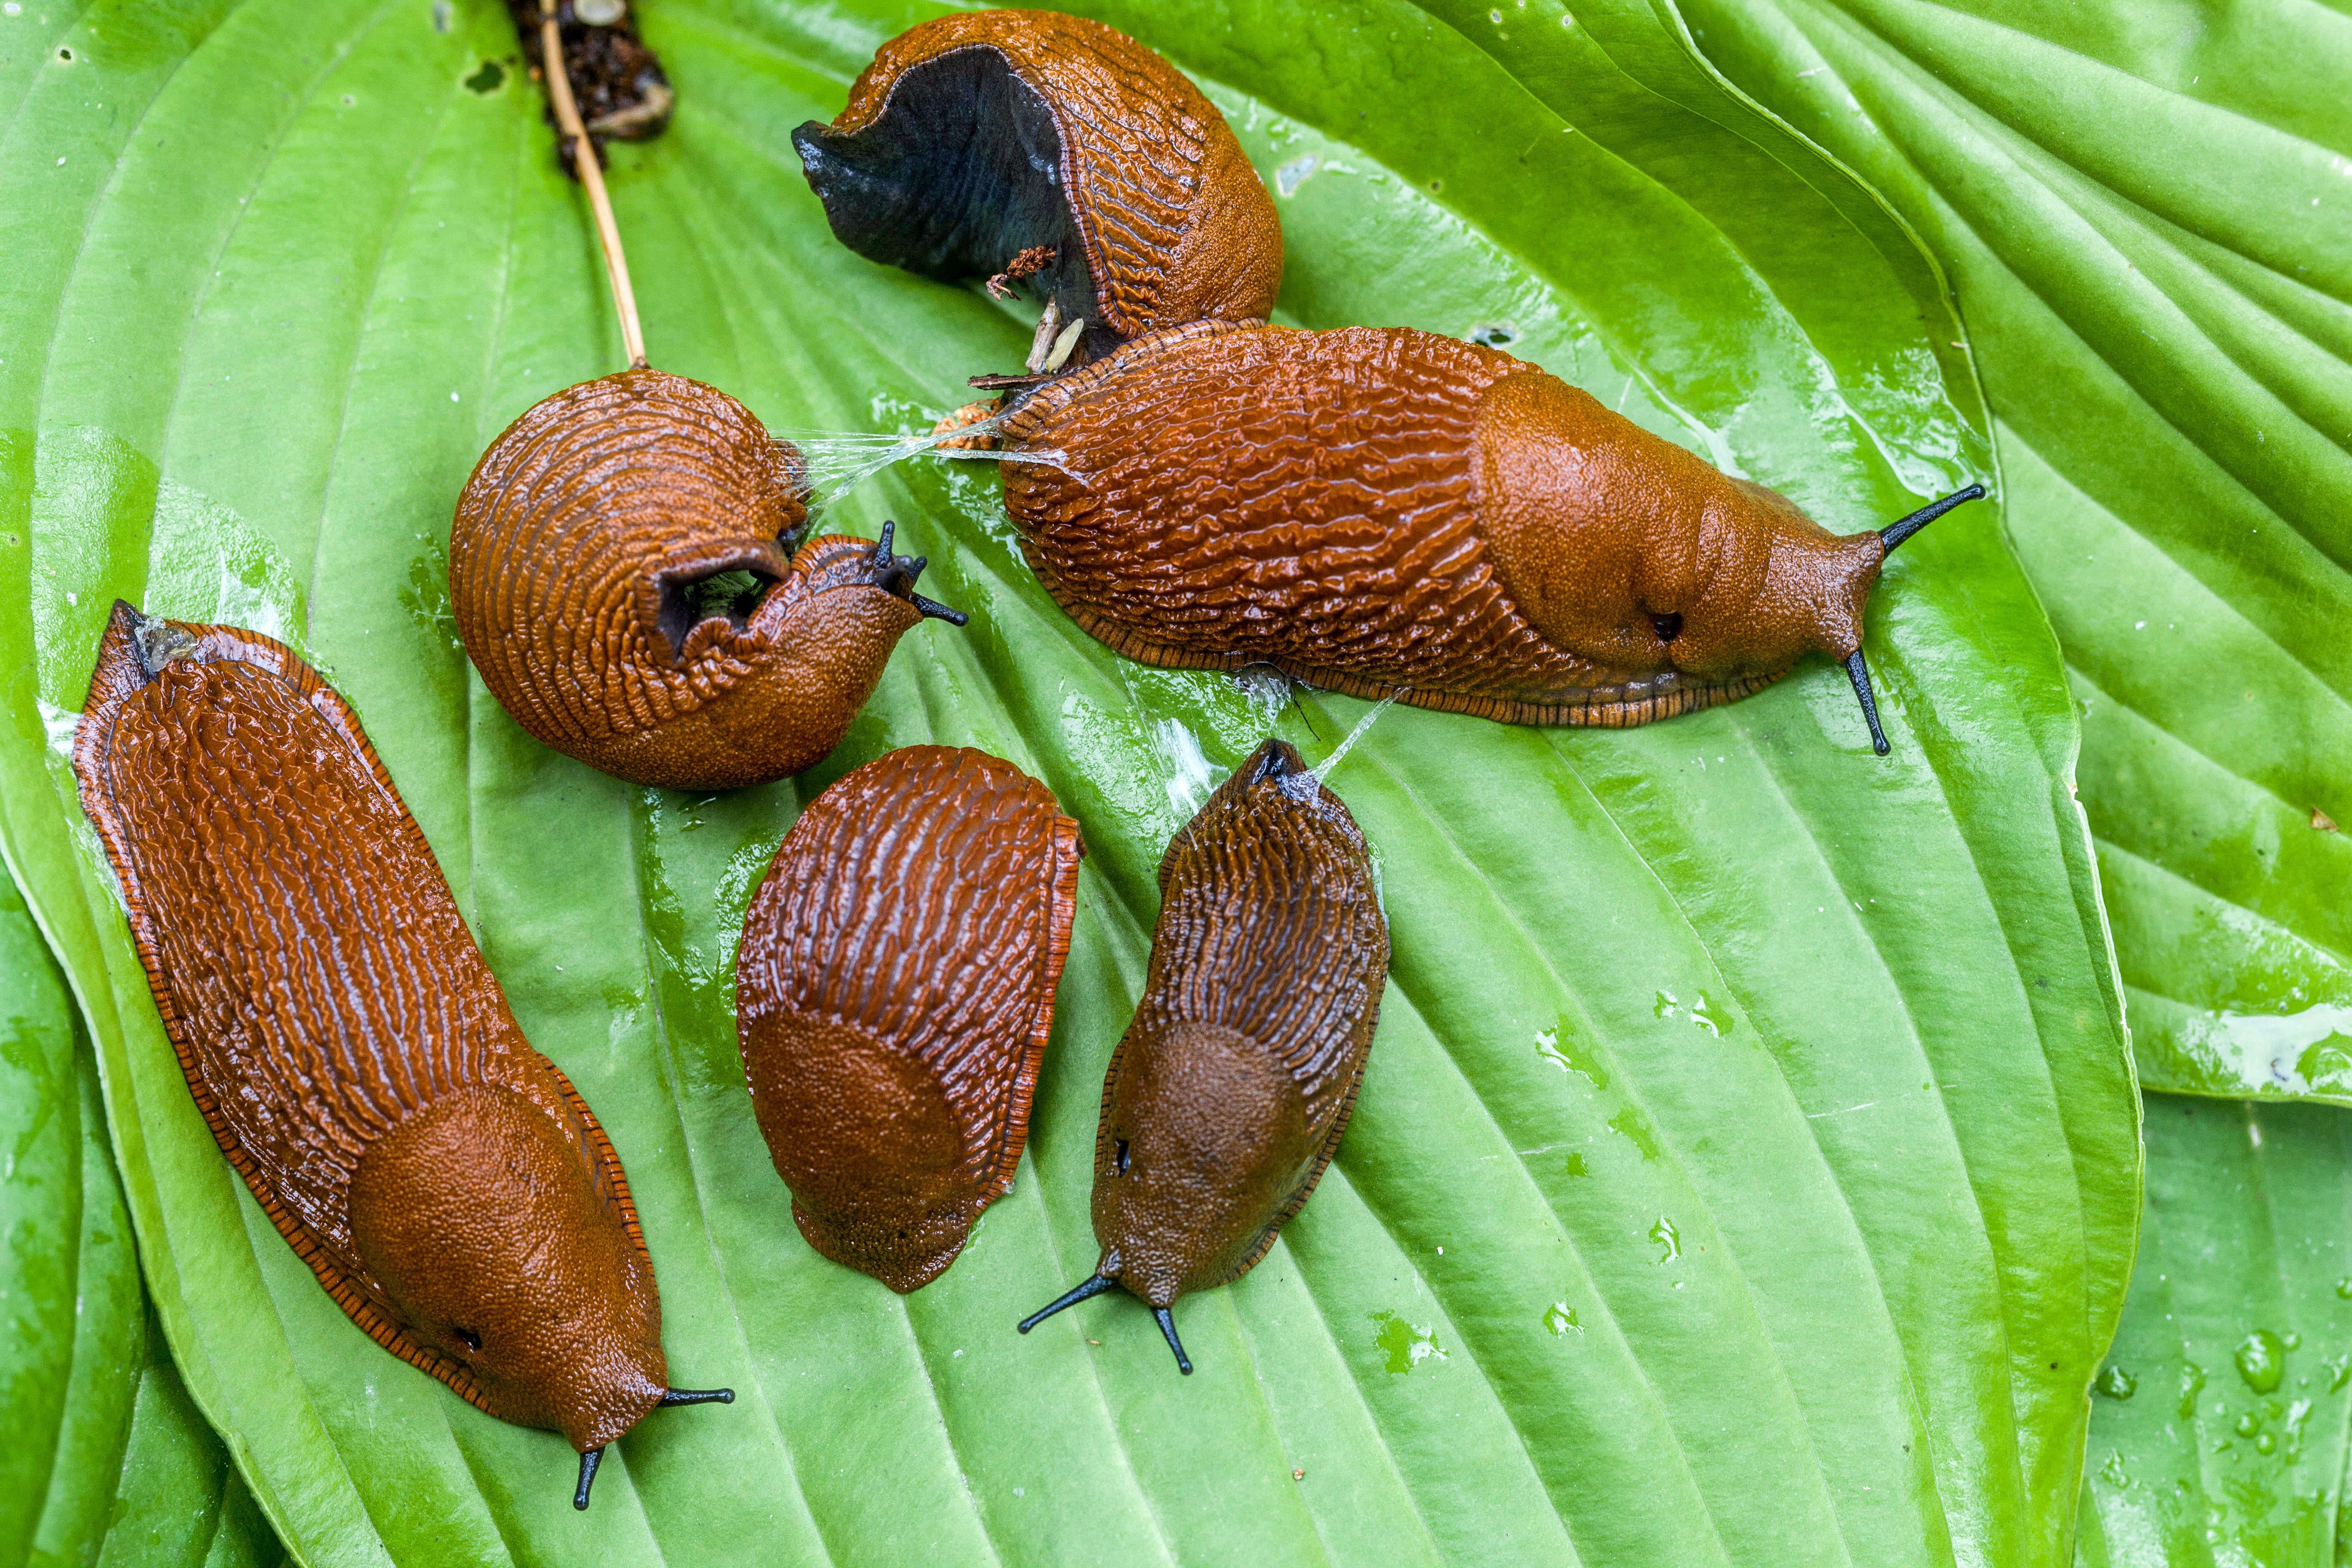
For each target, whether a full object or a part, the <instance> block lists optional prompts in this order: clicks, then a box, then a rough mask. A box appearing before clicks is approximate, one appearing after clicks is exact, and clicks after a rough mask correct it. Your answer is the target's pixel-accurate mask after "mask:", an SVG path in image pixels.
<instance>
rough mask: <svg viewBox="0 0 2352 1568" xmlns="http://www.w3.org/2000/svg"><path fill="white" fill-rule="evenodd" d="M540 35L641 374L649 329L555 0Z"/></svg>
mask: <svg viewBox="0 0 2352 1568" xmlns="http://www.w3.org/2000/svg"><path fill="white" fill-rule="evenodd" d="M539 37H540V44H539V53H540V60H541V68H542V69H543V71H544V74H545V75H546V77H547V97H548V100H549V101H550V102H551V103H552V104H554V105H555V124H556V128H557V129H558V130H560V131H562V132H563V134H564V136H565V137H567V138H568V139H569V140H570V141H571V142H572V168H573V169H574V170H575V171H576V172H577V173H578V174H579V175H580V184H582V185H583V187H585V188H586V190H587V192H588V210H589V211H590V212H591V213H593V214H594V215H595V218H596V237H597V239H598V240H599V241H600V242H601V243H602V244H603V245H604V270H605V271H606V272H607V273H609V274H611V276H612V279H613V309H614V310H615V311H616V312H617V313H618V314H619V316H620V318H621V342H622V344H623V346H624V347H625V348H626V349H627V350H628V352H629V368H630V369H631V370H643V369H645V368H646V331H645V328H643V327H642V326H640V325H638V323H637V296H636V294H635V290H633V289H630V287H629V258H628V257H627V256H626V255H625V254H624V253H623V252H622V250H621V229H620V226H619V225H618V224H616V223H614V221H613V200H612V198H611V197H610V196H608V195H605V194H604V169H603V167H602V166H601V165H600V164H599V163H597V161H596V145H595V143H594V142H591V141H589V140H588V128H587V126H585V125H583V124H582V123H581V121H580V105H579V104H578V103H576V102H574V101H573V100H572V74H571V72H570V71H569V70H568V69H566V68H565V66H564V63H563V36H562V31H561V30H560V29H559V28H558V27H557V26H556V23H555V0H539Z"/></svg>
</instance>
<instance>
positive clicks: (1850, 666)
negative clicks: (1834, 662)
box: [1845, 648, 1888, 757]
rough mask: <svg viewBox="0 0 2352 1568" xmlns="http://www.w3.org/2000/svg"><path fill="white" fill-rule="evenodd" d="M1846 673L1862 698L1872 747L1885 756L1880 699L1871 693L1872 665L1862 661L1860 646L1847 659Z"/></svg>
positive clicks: (1854, 690) (1857, 695)
mask: <svg viewBox="0 0 2352 1568" xmlns="http://www.w3.org/2000/svg"><path fill="white" fill-rule="evenodd" d="M1845 673H1846V678H1847V679H1850V680H1852V681H1853V694H1854V695H1855V696H1856V697H1859V698H1860V699H1862V717H1863V720H1864V722H1866V723H1867V724H1869V726H1870V749H1871V750H1872V751H1874V752H1877V753H1878V754H1879V755H1880V756H1882V757H1883V756H1885V754H1886V752H1887V751H1888V747H1887V744H1886V731H1884V730H1882V729H1880V728H1879V727H1878V700H1877V699H1876V698H1874V697H1873V696H1872V695H1871V694H1870V666H1868V665H1866V664H1864V663H1863V662H1862V650H1861V649H1860V648H1856V649H1854V650H1853V656H1852V657H1851V658H1848V659H1847V660H1846V661H1845Z"/></svg>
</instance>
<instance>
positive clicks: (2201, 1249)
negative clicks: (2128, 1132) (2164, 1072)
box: [2080, 1095, 2352, 1568]
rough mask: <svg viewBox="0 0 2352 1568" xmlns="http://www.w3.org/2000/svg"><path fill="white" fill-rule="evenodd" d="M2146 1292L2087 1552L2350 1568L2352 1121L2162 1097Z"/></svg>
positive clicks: (2111, 1373) (2112, 1359) (2122, 1368)
mask: <svg viewBox="0 0 2352 1568" xmlns="http://www.w3.org/2000/svg"><path fill="white" fill-rule="evenodd" d="M2347 1156H2352V1122H2348V1121H2347V1118H2346V1116H2345V1113H2344V1112H2343V1111H2342V1110H2337V1109H2336V1108H2335V1107H2333V1106H2280V1105H2262V1104H2257V1103H2247V1102H2238V1103H2229V1102H2212V1101H2205V1100H2189V1099H2183V1098H2178V1097H2173V1096H2168V1095H2152V1096H2150V1097H2149V1099H2148V1102H2147V1211H2146V1216H2145V1219H2144V1221H2143V1224H2142V1227H2141V1242H2140V1255H2139V1262H2138V1265H2137V1268H2135V1269H2134V1271H2133V1275H2132V1288H2131V1297H2130V1300H2129V1301H2128V1302H2127V1303H2126V1307H2125V1309H2124V1321H2123V1327H2122V1329H2121V1331H2119V1332H2118V1333H2117V1335H2116V1345H2115V1349H2114V1351H2113V1352H2111V1354H2110V1356H2109V1359H2108V1364H2107V1367H2106V1368H2105V1371H2103V1372H2102V1373H2101V1375H2100V1379H2099V1382H2098V1384H2097V1388H2098V1395H2099V1396H2098V1397H2097V1398H2096V1399H2095V1401H2094V1403H2093V1413H2092V1418H2091V1442H2090V1449H2089V1454H2088V1457H2087V1460H2086V1464H2085V1474H2084V1507H2083V1518H2084V1531H2083V1537H2082V1542H2081V1553H2080V1561H2081V1562H2083V1563H2084V1564H2086V1565H2088V1568H2210V1565H2215V1564H2224V1563H2243V1564H2248V1565H2259V1568H2287V1565H2290V1564H2295V1565H2304V1564H2308V1565H2311V1568H2324V1565H2326V1564H2329V1563H2335V1562H2336V1561H2338V1560H2339V1559H2338V1552H2339V1550H2340V1548H2339V1545H2338V1542H2339V1538H2340V1535H2341V1532H2342V1531H2343V1528H2344V1526H2343V1524H2342V1522H2341V1521H2343V1519H2344V1517H2345V1513H2344V1508H2343V1496H2344V1479H2345V1467H2346V1462H2347V1444H2346V1434H2347V1426H2348V1425H2352V1390H2347V1383H2352V1188H2347V1182H2346V1167H2347Z"/></svg>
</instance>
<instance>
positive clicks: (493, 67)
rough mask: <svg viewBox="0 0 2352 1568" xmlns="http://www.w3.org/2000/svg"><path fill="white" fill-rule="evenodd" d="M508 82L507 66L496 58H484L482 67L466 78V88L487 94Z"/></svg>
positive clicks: (469, 90)
mask: <svg viewBox="0 0 2352 1568" xmlns="http://www.w3.org/2000/svg"><path fill="white" fill-rule="evenodd" d="M506 84H507V73H506V68H504V67H502V66H500V65H499V62H498V61H496V60H484V61H483V62H482V68H481V69H479V70H478V71H476V72H475V73H474V74H473V75H471V76H469V77H467V79H466V90H467V92H478V93H481V94H484V95H485V96H487V95H488V94H490V93H493V92H496V91H498V90H499V89H500V88H502V87H504V86H506Z"/></svg>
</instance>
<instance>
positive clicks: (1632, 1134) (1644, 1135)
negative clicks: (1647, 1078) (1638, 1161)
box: [1609, 1105, 1658, 1160]
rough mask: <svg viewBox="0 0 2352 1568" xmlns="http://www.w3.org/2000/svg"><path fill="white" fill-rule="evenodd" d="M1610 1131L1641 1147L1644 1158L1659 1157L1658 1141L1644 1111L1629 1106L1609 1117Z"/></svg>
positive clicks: (1637, 1147) (1636, 1146) (1652, 1158)
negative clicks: (1651, 1130)
mask: <svg viewBox="0 0 2352 1568" xmlns="http://www.w3.org/2000/svg"><path fill="white" fill-rule="evenodd" d="M1609 1131H1612V1132H1614V1133H1616V1134H1617V1135H1618V1136H1619V1137H1621V1138H1623V1139H1625V1140H1626V1141H1627V1142H1631V1143H1632V1144H1633V1147H1634V1148H1636V1149H1639V1150H1640V1151H1641V1152H1642V1158H1643V1159H1644V1160H1654V1159H1656V1158H1657V1157H1658V1141H1657V1139H1656V1138H1654V1137H1653V1136H1652V1135H1651V1132H1650V1124H1649V1123H1648V1122H1646V1121H1643V1120H1642V1113H1641V1112H1640V1111H1638V1110H1634V1109H1633V1107H1632V1106H1630V1105H1629V1106H1627V1107H1626V1108H1625V1109H1624V1110H1621V1111H1619V1112H1618V1113H1617V1114H1616V1115H1614V1116H1612V1117H1611V1118H1610V1119H1609Z"/></svg>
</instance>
